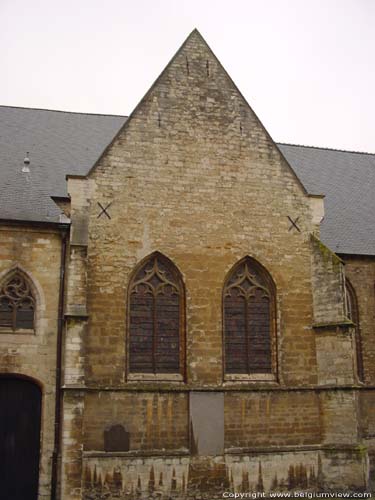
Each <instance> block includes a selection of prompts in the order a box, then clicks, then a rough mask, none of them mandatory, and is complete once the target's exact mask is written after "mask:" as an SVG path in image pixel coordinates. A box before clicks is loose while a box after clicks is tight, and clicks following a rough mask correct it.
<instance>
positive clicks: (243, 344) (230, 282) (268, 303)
mask: <svg viewBox="0 0 375 500" xmlns="http://www.w3.org/2000/svg"><path fill="white" fill-rule="evenodd" d="M223 313H224V346H225V349H224V350H225V373H226V374H243V375H257V374H258V375H266V377H265V378H268V377H267V375H268V376H269V375H272V374H274V373H275V361H276V356H275V351H276V345H275V285H274V283H273V280H272V278H271V276H270V275H269V273H268V272H267V271H266V270H265V269H264V268H263V267H262V266H261V265H260V264H259V263H258V262H257V261H256V260H254V259H252V258H251V257H246V258H245V259H242V260H241V261H240V262H238V263H237V264H236V265H235V266H234V268H233V269H232V271H231V272H230V273H229V276H228V278H227V280H226V282H225V284H224V292H223Z"/></svg>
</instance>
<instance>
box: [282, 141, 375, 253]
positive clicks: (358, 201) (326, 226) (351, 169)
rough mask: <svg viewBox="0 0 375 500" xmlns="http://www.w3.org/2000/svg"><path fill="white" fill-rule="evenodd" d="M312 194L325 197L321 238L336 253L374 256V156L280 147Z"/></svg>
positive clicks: (310, 148) (309, 148) (321, 149)
mask: <svg viewBox="0 0 375 500" xmlns="http://www.w3.org/2000/svg"><path fill="white" fill-rule="evenodd" d="M279 148H280V149H281V151H282V153H283V154H284V156H285V157H286V159H287V160H288V162H289V164H290V165H291V167H292V168H293V170H294V171H295V172H296V174H297V175H298V177H299V179H300V180H301V181H302V184H303V185H304V186H305V188H306V189H307V191H308V192H309V193H311V194H324V195H325V199H324V208H325V217H324V220H323V222H322V223H321V226H320V238H321V240H322V241H323V243H325V244H326V245H327V246H328V247H329V248H331V250H333V251H334V252H336V253H344V254H359V255H375V220H374V216H375V154H369V153H356V152H350V151H339V150H335V149H324V148H316V147H307V146H294V145H290V144H289V145H288V144H279Z"/></svg>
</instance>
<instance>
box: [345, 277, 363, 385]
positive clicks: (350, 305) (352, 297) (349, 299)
mask: <svg viewBox="0 0 375 500" xmlns="http://www.w3.org/2000/svg"><path fill="white" fill-rule="evenodd" d="M345 298H346V315H347V317H348V318H349V319H350V320H351V321H353V323H354V329H355V331H354V335H355V353H356V366H357V375H358V379H359V380H360V381H361V382H363V380H364V372H363V359H362V341H361V332H360V329H359V314H358V303H357V297H356V294H355V291H354V288H353V286H352V285H351V283H350V282H349V281H348V280H345Z"/></svg>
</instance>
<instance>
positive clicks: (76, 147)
mask: <svg viewBox="0 0 375 500" xmlns="http://www.w3.org/2000/svg"><path fill="white" fill-rule="evenodd" d="M125 120H126V117H124V116H107V115H94V114H84V113H69V112H64V111H49V110H43V109H29V108H14V107H8V106H0V175H1V177H0V219H12V220H14V219H15V220H25V221H40V222H58V220H59V215H60V213H61V211H60V210H59V209H58V207H57V206H56V205H55V203H54V202H53V201H52V200H51V198H50V197H51V196H66V195H67V192H66V181H65V176H66V174H68V173H69V174H83V175H84V174H86V173H87V171H88V170H89V169H90V167H91V166H92V165H93V163H94V162H95V161H96V160H97V158H98V157H99V155H100V154H101V152H102V151H103V149H104V148H105V147H106V146H107V144H108V143H109V142H110V141H111V140H112V139H113V137H114V135H115V134H116V133H117V131H118V130H119V128H120V127H121V125H122V124H123V123H124V121H125ZM27 152H29V158H30V174H25V173H22V167H23V166H24V163H23V160H24V158H25V156H26V153H27Z"/></svg>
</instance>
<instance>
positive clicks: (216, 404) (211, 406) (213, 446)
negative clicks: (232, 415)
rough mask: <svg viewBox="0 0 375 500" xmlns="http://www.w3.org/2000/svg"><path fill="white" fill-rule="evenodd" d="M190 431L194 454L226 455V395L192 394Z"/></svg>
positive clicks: (216, 393)
mask: <svg viewBox="0 0 375 500" xmlns="http://www.w3.org/2000/svg"><path fill="white" fill-rule="evenodd" d="M190 429H191V437H190V438H191V449H192V452H193V453H195V454H197V455H203V456H207V455H222V454H223V453H224V393H222V392H191V393H190Z"/></svg>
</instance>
